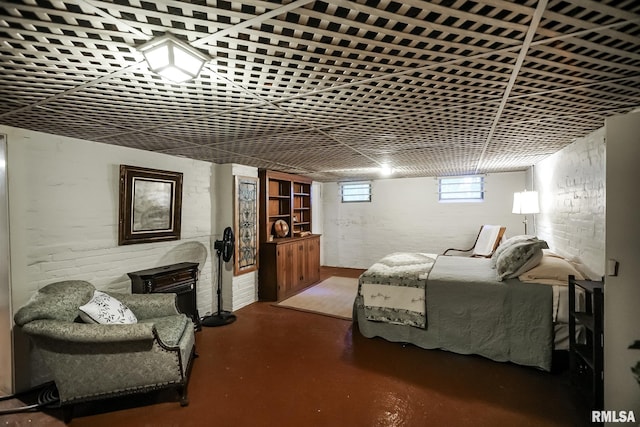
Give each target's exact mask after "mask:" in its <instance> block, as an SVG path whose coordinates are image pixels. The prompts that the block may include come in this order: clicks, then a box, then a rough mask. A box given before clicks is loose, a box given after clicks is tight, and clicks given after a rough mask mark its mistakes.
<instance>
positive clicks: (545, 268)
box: [353, 239, 580, 371]
mask: <svg viewBox="0 0 640 427" xmlns="http://www.w3.org/2000/svg"><path fill="white" fill-rule="evenodd" d="M516 240H517V239H516ZM539 242H542V241H539ZM505 244H507V245H508V244H509V241H507V242H505ZM532 246H533V247H534V248H533V249H532V250H529V251H528V252H527V255H526V256H524V257H520V259H519V260H518V263H519V267H518V266H516V267H514V268H511V270H509V271H508V272H507V274H504V273H505V271H504V269H501V268H500V267H501V265H500V264H499V263H498V259H499V258H500V256H507V255H506V254H507V252H506V251H501V252H504V254H501V252H497V254H495V256H494V257H493V258H491V259H488V258H471V257H458V256H442V255H436V254H429V253H404V252H398V253H393V254H389V255H387V256H385V257H384V258H382V259H381V260H380V261H378V262H376V263H375V264H374V265H372V266H371V267H370V268H369V269H368V270H367V271H366V272H365V273H363V274H362V275H361V276H360V279H359V286H358V294H357V296H356V299H355V302H354V313H353V321H354V322H356V323H357V324H358V329H359V330H360V333H361V334H362V335H363V336H365V337H368V338H372V337H376V336H378V337H382V338H384V339H386V340H389V341H394V342H407V343H412V344H415V345H417V346H419V347H422V348H425V349H436V348H437V349H444V350H448V351H452V352H455V353H460V354H478V355H481V356H484V357H487V358H489V359H492V360H495V361H500V362H506V361H509V362H513V363H517V364H520V365H525V366H532V367H536V368H539V369H542V370H545V371H550V370H551V362H552V354H553V350H554V349H566V348H568V325H567V324H568V313H567V308H568V299H567V296H568V292H567V286H566V280H567V275H566V273H569V274H578V275H580V273H579V272H577V271H576V270H575V269H573V268H569V269H568V270H567V269H566V268H565V267H570V265H569V264H568V263H565V261H564V260H562V262H561V261H560V259H561V258H560V257H555V256H554V255H552V254H547V253H545V251H543V248H545V246H546V243H538V244H534V245H532ZM525 258H526V259H525ZM561 263H562V264H561ZM560 264H561V265H562V268H559V267H558V265H560ZM565 264H566V265H565ZM549 265H551V267H549ZM537 271H540V272H541V273H540V274H538V273H537ZM525 273H530V274H529V275H528V276H527V275H526V274H525Z"/></svg>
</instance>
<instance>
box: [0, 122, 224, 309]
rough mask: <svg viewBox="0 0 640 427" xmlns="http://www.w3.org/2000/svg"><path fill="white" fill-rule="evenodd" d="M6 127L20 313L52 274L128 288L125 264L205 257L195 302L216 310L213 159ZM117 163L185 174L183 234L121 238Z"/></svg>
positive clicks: (13, 256)
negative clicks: (127, 241)
mask: <svg viewBox="0 0 640 427" xmlns="http://www.w3.org/2000/svg"><path fill="white" fill-rule="evenodd" d="M0 132H1V133H6V134H7V135H8V157H9V161H8V171H9V200H10V220H11V225H10V230H11V270H12V300H13V310H14V311H16V310H17V309H18V308H20V306H22V305H23V304H24V303H26V301H27V300H28V299H29V298H30V296H31V295H32V294H33V292H34V291H35V290H37V289H39V288H40V287H42V286H44V285H46V284H49V283H52V282H54V281H59V280H68V279H81V280H87V281H89V282H91V283H93V284H94V285H95V286H96V288H98V289H105V290H114V291H124V292H130V280H129V278H128V276H127V274H126V273H127V272H132V271H137V270H141V269H146V268H151V267H156V266H159V265H165V264H169V263H173V262H180V261H196V262H203V265H201V267H200V268H201V272H200V279H199V283H198V295H197V299H198V307H199V309H200V310H201V311H206V310H209V309H210V307H211V303H212V273H213V272H212V263H211V255H210V251H209V248H210V246H209V244H210V238H211V209H212V207H213V206H212V204H211V188H210V183H211V179H210V177H211V174H212V167H213V165H212V164H211V163H208V162H200V161H195V160H190V159H183V158H178V157H172V156H167V155H162V154H157V153H151V152H146V151H141V150H134V149H130V148H125V147H118V146H113V145H106V144H99V143H95V142H89V141H82V140H77V139H71V138H65V137H60V136H54V135H48V134H43V133H39V132H32V131H27V130H22V129H17V128H10V127H0ZM120 164H131V165H136V166H142V167H149V168H155V169H163V170H171V171H177V172H182V173H183V174H184V182H183V206H182V238H181V240H179V241H172V242H159V243H146V244H136V245H126V246H118V193H119V165H120Z"/></svg>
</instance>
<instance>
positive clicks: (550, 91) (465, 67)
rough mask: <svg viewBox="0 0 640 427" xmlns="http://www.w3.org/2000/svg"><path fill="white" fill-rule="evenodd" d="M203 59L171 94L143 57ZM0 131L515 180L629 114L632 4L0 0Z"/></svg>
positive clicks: (303, 163) (345, 173)
mask: <svg viewBox="0 0 640 427" xmlns="http://www.w3.org/2000/svg"><path fill="white" fill-rule="evenodd" d="M167 32H169V33H172V34H173V35H174V36H175V37H177V38H179V39H182V40H183V41H186V42H188V43H189V44H191V45H192V46H193V47H195V48H197V49H198V50H200V51H201V52H202V53H204V54H206V55H208V56H209V57H210V58H211V59H210V60H209V61H208V62H207V64H206V65H205V67H204V69H203V71H202V72H201V74H200V76H199V77H198V78H197V79H195V80H192V81H190V82H187V83H184V84H180V85H176V84H171V83H169V82H167V81H164V80H163V79H162V78H160V77H159V76H157V75H155V74H153V73H152V72H150V71H149V70H148V68H147V65H146V63H145V62H144V58H143V56H142V54H141V53H140V52H139V51H138V50H136V47H139V46H141V45H143V44H144V43H146V42H148V41H149V40H151V39H153V38H154V37H158V36H161V35H163V34H165V33H167ZM0 55H1V59H0V99H1V100H2V101H1V102H0V124H4V125H9V126H15V127H20V128H26V129H32V130H37V131H42V132H47V133H51V134H57V135H64V136H68V137H74V138H81V139H85V140H91V141H97V142H103V143H107V144H114V145H120V146H126V147H134V148H139V149H143V150H149V151H155V152H161V153H166V154H170V155H174V156H183V157H189V158H194V159H200V160H206V161H210V162H214V163H230V162H233V163H240V164H245V165H251V166H256V167H260V168H269V169H276V170H281V171H285V172H292V173H300V174H305V175H308V176H310V177H312V178H314V179H316V180H319V181H335V180H349V179H363V178H367V179H368V178H375V177H377V176H378V169H379V168H380V166H381V165H383V164H388V165H389V166H391V167H393V169H394V175H393V176H396V177H414V176H439V175H459V174H469V173H491V172H500V171H515V170H523V169H525V168H527V167H528V166H530V165H532V164H534V163H536V162H538V161H539V160H541V159H543V158H545V157H546V156H548V155H550V154H552V153H554V152H556V151H558V150H559V149H561V148H563V147H564V146H566V145H568V144H570V143H571V142H572V141H573V140H574V139H575V138H578V137H582V136H585V135H587V134H588V133H590V132H592V131H593V130H595V129H598V128H600V127H601V126H602V125H603V124H604V119H605V118H606V117H608V116H612V115H617V114H623V113H626V112H629V111H631V110H634V109H635V108H637V107H638V106H640V2H639V1H637V0H603V1H590V0H548V1H544V0H541V1H536V0H517V1H503V0H485V1H468V0H436V1H417V0H410V1H403V2H398V1H389V0H356V1H347V0H338V1H330V2H326V1H313V0H296V1H245V2H236V1H214V0H193V1H175V0H174V1H142V0H114V1H100V0H49V1H44V0H22V1H18V0H9V1H1V2H0Z"/></svg>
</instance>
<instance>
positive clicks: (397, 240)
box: [321, 172, 526, 268]
mask: <svg viewBox="0 0 640 427" xmlns="http://www.w3.org/2000/svg"><path fill="white" fill-rule="evenodd" d="M525 175H526V174H525V173H524V172H509V173H496V174H489V175H487V176H486V194H485V201H484V202H482V203H439V202H438V181H437V179H436V178H398V179H384V180H376V181H373V182H372V201H371V203H341V201H340V187H339V184H338V183H324V184H323V185H322V191H321V202H322V218H323V224H322V234H323V236H322V238H321V242H322V259H323V260H324V264H325V265H330V266H339V267H352V268H368V267H369V266H370V265H371V264H373V263H374V262H375V261H377V260H378V259H380V258H381V257H383V256H384V255H386V254H389V253H391V252H395V251H417V252H431V253H442V252H443V251H444V250H445V249H447V248H450V247H456V248H468V247H470V246H471V245H472V244H473V241H474V239H475V238H476V235H477V234H478V230H479V229H480V226H481V225H482V224H501V225H505V226H506V227H507V236H512V235H516V234H522V233H523V232H524V226H523V224H522V217H521V216H519V215H515V214H512V213H511V209H512V205H513V193H514V192H516V191H522V190H523V189H524V186H525Z"/></svg>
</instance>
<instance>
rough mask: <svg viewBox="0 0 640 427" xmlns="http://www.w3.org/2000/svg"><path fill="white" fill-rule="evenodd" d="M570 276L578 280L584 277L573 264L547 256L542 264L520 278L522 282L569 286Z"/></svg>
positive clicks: (543, 258)
mask: <svg viewBox="0 0 640 427" xmlns="http://www.w3.org/2000/svg"><path fill="white" fill-rule="evenodd" d="M569 275H574V276H575V277H576V279H577V280H583V279H584V277H583V276H582V274H580V272H579V271H578V270H576V269H575V267H574V266H573V265H571V263H570V262H569V261H567V260H565V259H563V258H559V257H556V256H549V255H545V256H544V257H542V260H541V261H540V264H538V265H537V266H536V267H534V268H532V269H531V270H529V271H527V272H525V273H523V274H521V275H520V276H519V277H518V278H519V279H520V281H521V282H530V283H543V284H546V285H565V286H566V285H568V284H569Z"/></svg>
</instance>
